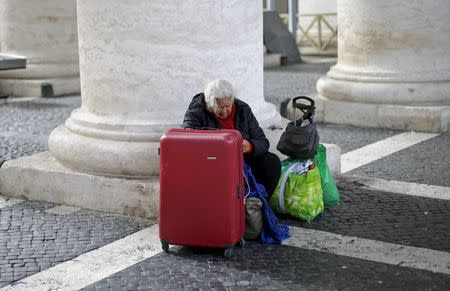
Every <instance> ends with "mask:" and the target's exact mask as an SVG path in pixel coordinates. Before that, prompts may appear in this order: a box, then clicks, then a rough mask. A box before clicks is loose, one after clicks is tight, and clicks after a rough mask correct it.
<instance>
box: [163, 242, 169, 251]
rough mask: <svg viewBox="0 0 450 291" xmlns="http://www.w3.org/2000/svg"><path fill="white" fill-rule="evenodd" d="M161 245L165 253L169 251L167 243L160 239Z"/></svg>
mask: <svg viewBox="0 0 450 291" xmlns="http://www.w3.org/2000/svg"><path fill="white" fill-rule="evenodd" d="M161 246H162V249H163V251H165V252H166V253H168V252H169V243H168V242H166V241H165V240H161Z"/></svg>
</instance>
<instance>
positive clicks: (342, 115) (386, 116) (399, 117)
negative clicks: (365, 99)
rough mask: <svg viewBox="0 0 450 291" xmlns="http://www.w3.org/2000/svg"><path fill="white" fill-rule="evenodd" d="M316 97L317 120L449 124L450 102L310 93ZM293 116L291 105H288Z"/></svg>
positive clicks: (423, 127) (442, 127)
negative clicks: (414, 103) (414, 102)
mask: <svg viewBox="0 0 450 291" xmlns="http://www.w3.org/2000/svg"><path fill="white" fill-rule="evenodd" d="M310 96H313V97H314V100H315V101H316V121H317V122H328V123H337V124H349V125H354V126H361V127H376V128H390V129H401V130H414V131H421V132H435V133H440V132H445V131H447V130H449V128H450V106H425V105H421V106H407V105H398V104H397V105H392V104H374V103H356V102H347V101H337V100H331V99H328V98H326V97H323V96H320V95H318V94H310ZM287 114H288V117H292V105H291V103H289V105H288V108H287Z"/></svg>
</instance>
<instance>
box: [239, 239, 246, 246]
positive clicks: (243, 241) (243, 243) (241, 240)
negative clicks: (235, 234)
mask: <svg viewBox="0 0 450 291" xmlns="http://www.w3.org/2000/svg"><path fill="white" fill-rule="evenodd" d="M238 246H240V247H241V248H243V247H244V246H245V239H244V238H241V239H240V240H239V241H238Z"/></svg>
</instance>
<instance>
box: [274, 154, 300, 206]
mask: <svg viewBox="0 0 450 291" xmlns="http://www.w3.org/2000/svg"><path fill="white" fill-rule="evenodd" d="M298 163H299V162H298V161H297V162H295V163H293V164H292V165H291V166H290V167H289V169H287V171H286V172H285V173H284V175H283V179H282V180H281V185H280V192H279V196H278V203H279V205H280V212H281V213H286V210H284V188H285V187H286V182H287V178H288V177H289V174H290V173H292V172H293V171H294V167H295V166H297V165H298Z"/></svg>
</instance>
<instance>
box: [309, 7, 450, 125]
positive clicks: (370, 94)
mask: <svg viewBox="0 0 450 291" xmlns="http://www.w3.org/2000/svg"><path fill="white" fill-rule="evenodd" d="M338 35H339V40H338V62H337V64H336V65H335V66H333V67H332V68H331V69H330V71H329V72H328V74H327V76H324V77H323V78H321V79H320V80H319V81H318V83H317V89H318V92H319V94H320V96H319V103H320V104H319V109H320V110H319V111H320V114H319V119H321V120H323V121H326V122H336V123H348V124H354V125H362V126H374V127H388V128H397V129H413V130H418V131H433V132H439V131H445V130H447V129H448V126H449V125H450V37H449V36H450V9H449V3H448V1H447V0H434V1H421V0H399V1H389V0H380V1H371V0H345V1H342V0H338Z"/></svg>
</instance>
